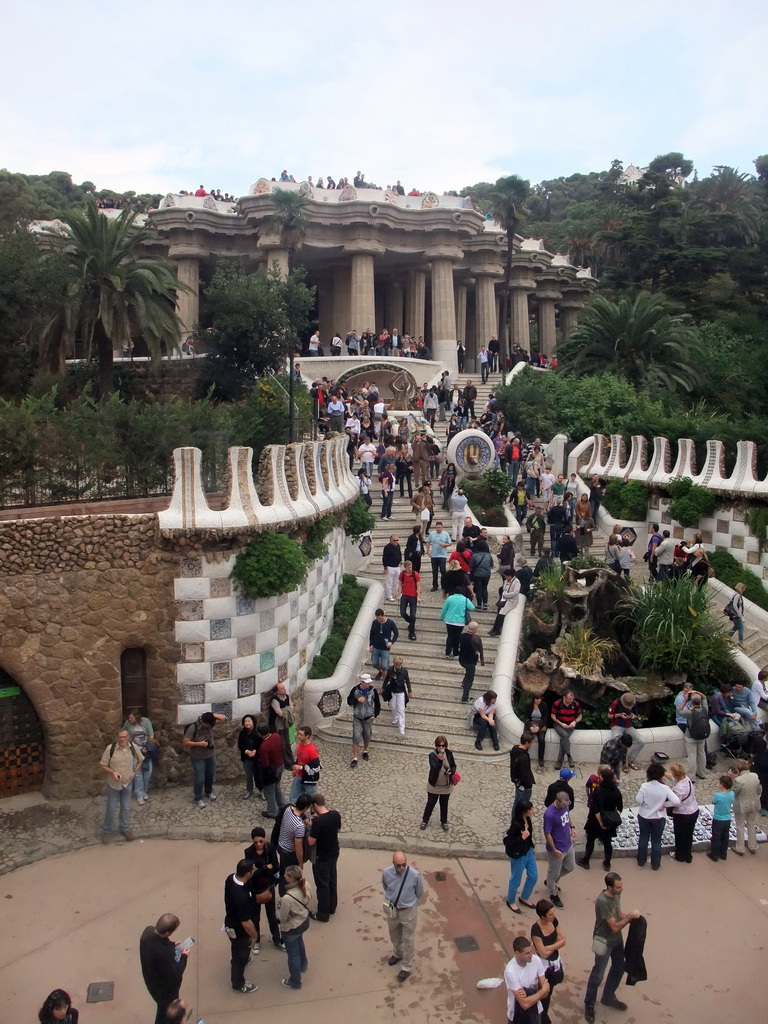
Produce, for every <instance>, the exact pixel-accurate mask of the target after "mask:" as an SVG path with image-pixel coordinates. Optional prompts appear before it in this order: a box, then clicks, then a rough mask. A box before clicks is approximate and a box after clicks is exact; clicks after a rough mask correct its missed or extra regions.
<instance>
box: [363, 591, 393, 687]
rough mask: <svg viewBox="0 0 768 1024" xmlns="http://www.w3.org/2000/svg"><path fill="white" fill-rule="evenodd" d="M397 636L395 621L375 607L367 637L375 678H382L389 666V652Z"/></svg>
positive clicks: (382, 610)
mask: <svg viewBox="0 0 768 1024" xmlns="http://www.w3.org/2000/svg"><path fill="white" fill-rule="evenodd" d="M399 636H400V631H399V630H398V628H397V625H396V624H395V622H394V621H393V620H392V619H390V618H388V617H387V613H386V612H385V611H384V609H383V608H377V609H376V614H375V617H374V620H373V622H372V623H371V631H370V635H369V637H368V643H369V647H368V650H369V652H370V655H371V665H373V667H374V668H375V669H376V678H377V679H383V678H384V676H385V674H386V671H387V669H388V668H389V652H390V650H391V649H392V646H393V644H396V643H397V638H398V637H399Z"/></svg>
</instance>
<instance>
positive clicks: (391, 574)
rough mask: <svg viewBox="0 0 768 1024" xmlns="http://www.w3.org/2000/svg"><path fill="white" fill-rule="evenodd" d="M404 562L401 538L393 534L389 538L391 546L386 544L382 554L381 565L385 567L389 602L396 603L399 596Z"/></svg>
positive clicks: (385, 583)
mask: <svg viewBox="0 0 768 1024" xmlns="http://www.w3.org/2000/svg"><path fill="white" fill-rule="evenodd" d="M402 560H403V553H402V551H401V550H400V538H399V537H398V536H397V534H396V533H393V534H392V536H391V537H390V538H389V544H385V545H384V550H383V551H382V552H381V564H382V565H383V566H384V591H385V596H386V599H387V601H394V600H395V598H396V596H397V588H398V581H399V578H400V563H401V562H402Z"/></svg>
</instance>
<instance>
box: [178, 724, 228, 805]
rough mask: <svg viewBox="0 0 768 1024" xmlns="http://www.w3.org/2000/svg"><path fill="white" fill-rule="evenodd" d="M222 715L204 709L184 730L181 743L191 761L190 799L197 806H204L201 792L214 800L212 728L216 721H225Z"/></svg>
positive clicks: (213, 744) (214, 765) (214, 749)
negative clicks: (191, 785) (191, 784)
mask: <svg viewBox="0 0 768 1024" xmlns="http://www.w3.org/2000/svg"><path fill="white" fill-rule="evenodd" d="M225 721H226V718H225V716H224V715H220V714H218V713H215V712H213V711H204V712H203V714H202V715H200V717H199V718H198V719H197V721H196V722H193V723H192V725H188V726H187V728H186V729H185V730H184V739H183V744H184V746H185V747H186V748H187V749H188V750H189V756H190V760H191V761H192V778H193V788H192V800H193V801H194V803H195V804H197V806H198V807H200V808H203V807H205V800H203V793H205V796H206V798H207V799H208V800H211V801H215V799H216V794H215V793H214V792H213V783H214V780H215V778H216V745H215V743H214V738H213V730H214V727H215V725H216V723H217V722H225Z"/></svg>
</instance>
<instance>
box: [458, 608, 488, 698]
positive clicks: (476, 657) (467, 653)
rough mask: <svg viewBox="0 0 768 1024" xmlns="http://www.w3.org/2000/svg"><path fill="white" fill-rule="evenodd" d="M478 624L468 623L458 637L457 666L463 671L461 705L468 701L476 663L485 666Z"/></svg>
mask: <svg viewBox="0 0 768 1024" xmlns="http://www.w3.org/2000/svg"><path fill="white" fill-rule="evenodd" d="M478 628H479V627H478V624H477V623H476V622H474V621H473V622H468V623H467V625H466V626H465V627H464V630H463V631H462V633H461V636H460V637H459V664H460V665H461V667H462V668H463V669H464V678H463V679H462V681H461V700H462V703H463V704H466V703H467V702H468V701H469V693H470V690H471V689H472V684H473V682H474V681H475V671H476V669H477V663H478V661H479V662H480V664H481V665H485V652H484V651H483V641H482V640H481V639H480V636H479V635H478V632H477V630H478Z"/></svg>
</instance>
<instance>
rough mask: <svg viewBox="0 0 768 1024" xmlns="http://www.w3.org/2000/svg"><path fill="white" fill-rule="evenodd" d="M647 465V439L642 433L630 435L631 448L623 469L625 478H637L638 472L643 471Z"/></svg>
mask: <svg viewBox="0 0 768 1024" xmlns="http://www.w3.org/2000/svg"><path fill="white" fill-rule="evenodd" d="M647 465H648V441H647V439H646V438H645V437H643V435H642V434H634V435H633V436H632V448H631V449H630V452H629V460H628V461H627V466H626V469H625V470H624V479H625V480H637V479H639V477H638V473H643V472H645V469H646V467H647Z"/></svg>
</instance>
